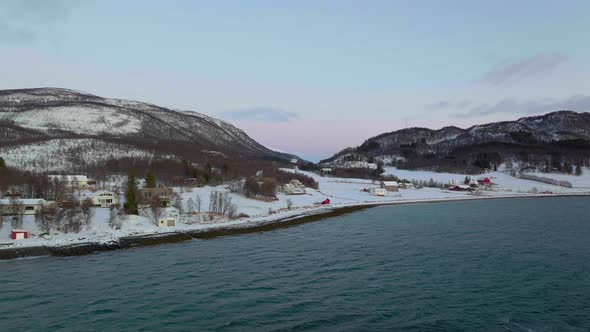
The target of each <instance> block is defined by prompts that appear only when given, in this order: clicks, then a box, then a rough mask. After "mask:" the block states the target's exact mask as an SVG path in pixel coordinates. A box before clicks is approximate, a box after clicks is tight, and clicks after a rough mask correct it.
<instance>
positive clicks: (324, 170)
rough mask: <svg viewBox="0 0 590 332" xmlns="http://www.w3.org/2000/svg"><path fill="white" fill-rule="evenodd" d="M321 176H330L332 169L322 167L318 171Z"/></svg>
mask: <svg viewBox="0 0 590 332" xmlns="http://www.w3.org/2000/svg"><path fill="white" fill-rule="evenodd" d="M320 172H321V173H322V174H332V169H331V168H330V167H324V168H322V169H321V170H320Z"/></svg>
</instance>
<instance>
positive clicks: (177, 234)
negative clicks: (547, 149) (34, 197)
mask: <svg viewBox="0 0 590 332" xmlns="http://www.w3.org/2000/svg"><path fill="white" fill-rule="evenodd" d="M556 197H590V193H563V194H520V195H514V194H513V195H491V196H465V197H456V198H430V199H428V198H427V199H416V200H396V201H379V202H357V203H349V204H342V205H335V206H321V207H314V208H311V209H307V210H304V211H301V212H300V213H295V214H293V215H290V216H286V217H285V216H277V217H276V218H272V216H268V217H266V218H264V219H263V220H261V221H251V220H246V221H243V222H239V223H234V224H230V225H227V224H225V225H224V224H220V225H218V226H214V227H208V228H201V229H194V230H190V229H189V230H178V231H171V232H165V233H146V234H140V235H133V236H125V237H121V238H118V239H117V240H113V241H110V242H85V243H75V244H68V245H63V246H31V247H17V248H4V249H0V260H8V259H15V258H26V257H42V256H81V255H88V254H92V253H95V252H101V251H112V250H119V249H130V248H135V247H143V246H152V245H158V244H166V243H177V242H184V241H190V240H194V239H200V240H207V239H213V238H217V237H221V236H233V235H241V234H248V233H258V232H266V231H271V230H274V229H280V228H289V227H294V226H297V225H301V224H305V223H309V222H314V221H319V220H323V219H326V218H330V217H336V216H340V215H344V214H348V213H352V212H356V211H361V210H364V209H368V208H372V207H378V206H388V205H408V204H425V203H445V202H460V201H477V200H490V199H496V200H497V199H515V198H556Z"/></svg>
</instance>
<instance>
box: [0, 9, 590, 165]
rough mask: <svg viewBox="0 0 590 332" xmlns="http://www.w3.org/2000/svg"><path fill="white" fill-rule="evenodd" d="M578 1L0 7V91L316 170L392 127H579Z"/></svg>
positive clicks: (584, 35)
mask: <svg viewBox="0 0 590 332" xmlns="http://www.w3.org/2000/svg"><path fill="white" fill-rule="evenodd" d="M588 13H590V1H586V0H583V1H582V0H580V1H576V0H571V1H568V0H564V1H543V0H536V1H527V0H521V1H513V0H512V1H503V0H495V1H486V0H482V1H472V0H471V1H454V0H449V1H435V0H432V1H422V0H415V1H395V0H388V1H370V0H367V1H360V0H359V1H347V0H338V1H318V0H313V1H306V0H301V1H278V0H275V1H256V0H251V1H225V0H216V1H196V0H195V1H189V0H186V1H180V0H168V1H164V0H160V1H152V0H118V1H109V0H77V1H76V0H52V1H46V0H18V1H17V0H2V1H1V2H0V59H1V61H2V66H0V89H15V88H34V87H62V88H70V89H76V90H82V91H87V92H90V93H93V94H96V95H100V96H103V97H112V98H124V99H133V100H140V101H145V102H150V103H155V104H158V105H162V106H166V107H171V108H175V109H185V110H193V111H197V112H201V113H205V114H208V115H211V116H214V117H218V118H221V119H224V120H226V121H228V122H230V123H232V124H234V125H236V126H238V127H239V128H241V129H243V130H245V131H246V133H247V134H248V135H250V136H251V137H252V138H254V139H256V140H257V141H259V142H260V143H262V144H264V145H266V146H268V147H270V148H273V149H276V150H280V151H285V152H290V153H295V154H297V155H299V156H301V157H303V158H306V159H308V160H312V161H318V160H320V159H322V158H327V157H329V156H331V155H332V154H334V153H335V152H337V151H339V150H341V149H343V148H346V147H349V146H356V145H360V144H361V143H362V142H363V141H364V140H365V139H367V138H369V137H372V136H376V135H378V134H381V133H383V132H389V131H394V130H398V129H402V128H406V127H428V128H433V129H438V128H441V127H444V126H448V125H456V126H459V127H469V126H471V125H474V124H479V123H486V122H491V121H501V120H513V119H517V118H519V117H523V116H528V115H534V114H542V113H546V112H550V111H555V110H560V109H571V110H574V111H579V112H583V111H590V43H589V42H588V32H589V31H590V20H588Z"/></svg>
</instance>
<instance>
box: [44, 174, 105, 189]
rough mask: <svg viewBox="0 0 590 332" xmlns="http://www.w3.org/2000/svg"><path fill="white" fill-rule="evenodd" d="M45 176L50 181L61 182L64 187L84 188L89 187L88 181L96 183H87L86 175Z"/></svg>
mask: <svg viewBox="0 0 590 332" xmlns="http://www.w3.org/2000/svg"><path fill="white" fill-rule="evenodd" d="M47 177H48V178H49V180H51V181H55V180H57V181H59V182H61V183H62V184H63V185H64V187H66V188H77V189H84V188H88V187H90V183H94V184H96V182H95V181H94V182H92V181H90V183H89V181H88V177H86V175H48V176H47Z"/></svg>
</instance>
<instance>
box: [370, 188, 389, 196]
mask: <svg viewBox="0 0 590 332" xmlns="http://www.w3.org/2000/svg"><path fill="white" fill-rule="evenodd" d="M371 195H373V196H387V190H386V189H384V188H373V189H371Z"/></svg>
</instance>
